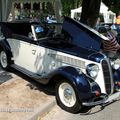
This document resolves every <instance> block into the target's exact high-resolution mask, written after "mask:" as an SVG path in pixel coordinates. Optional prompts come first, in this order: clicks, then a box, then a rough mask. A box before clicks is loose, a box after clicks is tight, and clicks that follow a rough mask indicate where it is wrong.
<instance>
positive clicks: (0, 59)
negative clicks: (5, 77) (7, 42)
mask: <svg viewBox="0 0 120 120" xmlns="http://www.w3.org/2000/svg"><path fill="white" fill-rule="evenodd" d="M0 64H1V66H2V68H4V69H8V68H9V62H8V56H7V54H6V52H5V51H4V50H1V51H0Z"/></svg>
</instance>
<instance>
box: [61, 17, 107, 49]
mask: <svg viewBox="0 0 120 120" xmlns="http://www.w3.org/2000/svg"><path fill="white" fill-rule="evenodd" d="M62 32H63V33H67V35H68V36H69V37H70V38H71V44H73V45H75V46H78V47H84V48H87V49H91V50H95V51H100V49H101V44H102V40H105V39H106V37H104V36H103V35H101V34H100V33H98V32H97V31H95V30H94V29H92V28H90V27H88V26H86V25H84V24H82V23H80V22H78V21H75V20H73V19H71V18H69V17H65V19H64V22H63V26H62Z"/></svg>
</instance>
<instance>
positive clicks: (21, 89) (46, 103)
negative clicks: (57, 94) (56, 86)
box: [0, 68, 55, 120]
mask: <svg viewBox="0 0 120 120" xmlns="http://www.w3.org/2000/svg"><path fill="white" fill-rule="evenodd" d="M13 73H15V74H13ZM13 73H10V72H5V71H4V70H2V69H1V68H0V120H38V116H39V117H40V116H41V115H42V114H44V113H45V112H48V111H49V110H50V109H51V107H52V106H54V105H55V98H54V96H53V95H52V91H51V90H50V88H49V86H43V85H40V84H39V83H37V82H34V80H32V79H30V78H29V77H26V76H24V75H22V74H19V73H18V72H16V71H13Z"/></svg>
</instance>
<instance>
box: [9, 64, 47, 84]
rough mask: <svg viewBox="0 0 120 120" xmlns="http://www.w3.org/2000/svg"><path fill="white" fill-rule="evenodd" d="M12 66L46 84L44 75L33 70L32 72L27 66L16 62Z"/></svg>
mask: <svg viewBox="0 0 120 120" xmlns="http://www.w3.org/2000/svg"><path fill="white" fill-rule="evenodd" d="M11 67H12V68H14V69H16V70H18V71H20V72H21V73H23V74H25V75H27V76H28V77H31V78H33V79H35V80H36V81H38V82H40V83H42V84H46V82H45V80H43V79H41V78H42V75H37V74H35V73H33V72H30V71H29V70H26V69H25V68H22V67H20V66H18V65H16V64H12V65H11Z"/></svg>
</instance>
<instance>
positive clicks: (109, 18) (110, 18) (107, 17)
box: [71, 2, 116, 23]
mask: <svg viewBox="0 0 120 120" xmlns="http://www.w3.org/2000/svg"><path fill="white" fill-rule="evenodd" d="M81 12H82V7H80V8H77V9H73V10H71V18H76V17H77V13H79V14H81ZM100 13H101V14H103V18H104V22H105V23H114V22H115V19H116V14H115V13H113V12H112V11H108V7H107V6H106V5H105V4H104V3H103V2H101V5H100Z"/></svg>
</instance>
